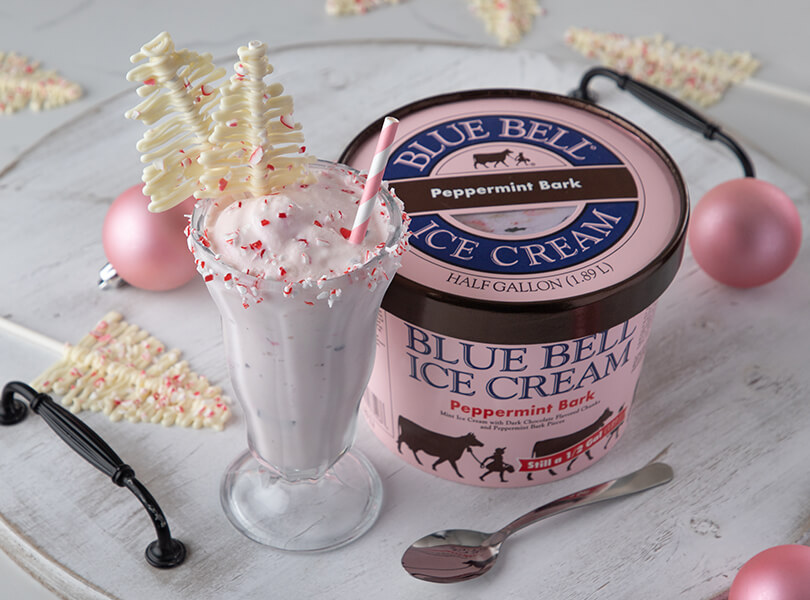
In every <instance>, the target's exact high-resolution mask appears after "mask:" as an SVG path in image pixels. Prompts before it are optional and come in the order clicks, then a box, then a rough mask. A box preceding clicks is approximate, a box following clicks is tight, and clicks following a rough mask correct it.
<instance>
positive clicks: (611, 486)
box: [487, 463, 673, 544]
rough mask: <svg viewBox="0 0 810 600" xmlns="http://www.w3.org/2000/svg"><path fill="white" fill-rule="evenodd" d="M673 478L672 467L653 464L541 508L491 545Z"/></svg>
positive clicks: (498, 534) (493, 539) (497, 534)
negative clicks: (574, 510)
mask: <svg viewBox="0 0 810 600" xmlns="http://www.w3.org/2000/svg"><path fill="white" fill-rule="evenodd" d="M672 476H673V473H672V467H670V466H669V465H667V464H664V463H650V464H648V465H647V466H645V467H643V468H641V469H639V470H638V471H635V472H633V473H630V474H628V475H625V476H624V477H620V478H618V479H612V480H610V481H606V482H604V483H600V484H599V485H595V486H593V487H589V488H587V489H584V490H581V491H579V492H574V493H573V494H569V495H567V496H563V497H562V498H558V499H557V500H553V501H551V502H549V503H548V504H544V505H543V506H539V507H537V508H535V509H534V510H533V511H531V512H528V513H526V514H525V515H523V516H522V517H518V518H517V519H515V520H514V521H512V522H511V523H509V524H508V525H507V526H506V527H504V528H503V529H501V530H500V531H497V532H495V533H493V534H492V535H491V536H490V538H489V540H487V542H488V543H492V544H498V543H500V542H503V540H505V539H506V538H507V537H509V536H510V535H512V534H513V533H515V532H516V531H518V530H520V529H523V528H524V527H526V526H527V525H531V524H532V523H536V522H537V521H540V520H541V519H545V518H546V517H551V516H553V515H556V514H559V513H561V512H565V511H567V510H571V509H572V508H579V507H580V506H587V505H589V504H594V503H596V502H602V501H603V500H610V499H612V498H621V497H623V496H629V495H630V494H636V493H638V492H643V491H644V490H649V489H650V488H654V487H656V486H659V485H662V484H664V483H667V482H669V481H671V480H672Z"/></svg>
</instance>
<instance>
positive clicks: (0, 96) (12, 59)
mask: <svg viewBox="0 0 810 600" xmlns="http://www.w3.org/2000/svg"><path fill="white" fill-rule="evenodd" d="M81 95H82V88H81V87H80V86H79V85H78V84H76V83H73V82H71V81H68V80H67V79H65V78H63V77H60V76H59V74H57V73H56V71H46V70H44V69H40V68H39V63H38V62H35V61H34V62H30V61H29V60H28V59H27V58H25V57H24V56H20V55H19V54H15V53H14V52H10V53H4V52H0V114H9V113H13V112H15V111H17V110H20V109H21V108H24V107H25V106H29V107H30V108H31V110H33V111H35V112H36V111H40V110H43V109H49V108H56V107H57V106H62V105H63V104H67V103H69V102H73V101H74V100H77V99H79V98H80V97H81Z"/></svg>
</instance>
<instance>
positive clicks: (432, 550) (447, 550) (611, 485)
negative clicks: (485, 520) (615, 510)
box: [402, 463, 673, 583]
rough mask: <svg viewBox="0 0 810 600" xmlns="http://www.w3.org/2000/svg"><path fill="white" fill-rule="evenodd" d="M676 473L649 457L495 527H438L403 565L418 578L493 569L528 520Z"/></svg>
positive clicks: (454, 577)
mask: <svg viewBox="0 0 810 600" xmlns="http://www.w3.org/2000/svg"><path fill="white" fill-rule="evenodd" d="M672 476H673V473H672V467H670V466H669V465H666V464H664V463H651V464H649V465H647V466H646V467H644V468H642V469H639V470H638V471H636V472H634V473H630V474H629V475H625V476H624V477H620V478H619V479H613V480H611V481H606V482H605V483H600V484H599V485H595V486H593V487H589V488H587V489H584V490H582V491H579V492H574V493H573V494H569V495H568V496H564V497H562V498H559V499H558V500H554V501H552V502H549V503H548V504H544V505H543V506H540V507H538V508H535V509H534V510H533V511H531V512H529V513H526V514H525V515H523V516H522V517H518V518H517V519H515V520H514V521H512V522H511V523H509V524H508V525H507V526H506V527H504V528H503V529H500V530H498V531H496V532H495V533H484V532H481V531H473V530H470V529H446V530H444V531H437V532H436V533H431V534H430V535H426V536H425V537H423V538H421V539H419V540H416V541H415V542H414V543H413V544H411V547H410V548H408V549H407V550H406V551H405V554H403V556H402V566H403V567H405V570H406V571H408V573H410V574H411V575H413V576H414V577H416V578H417V579H422V580H424V581H432V582H434V583H456V582H458V581H464V580H466V579H473V578H475V577H478V576H480V575H483V574H484V573H486V572H487V571H489V570H490V569H491V568H492V565H494V564H495V559H497V558H498V552H500V549H501V544H503V542H504V540H505V539H506V538H508V537H509V536H510V535H512V534H513V533H515V532H516V531H519V530H521V529H523V528H524V527H526V526H527V525H531V524H532V523H536V522H537V521H540V520H541V519H545V518H546V517H550V516H552V515H556V514H558V513H561V512H565V511H567V510H571V509H572V508H578V507H580V506H587V505H588V504H594V503H596V502H601V501H603V500H610V499H612V498H622V497H624V496H629V495H630V494H635V493H637V492H643V491H644V490H649V489H650V488H654V487H656V486H659V485H661V484H664V483H667V482H669V481H671V480H672Z"/></svg>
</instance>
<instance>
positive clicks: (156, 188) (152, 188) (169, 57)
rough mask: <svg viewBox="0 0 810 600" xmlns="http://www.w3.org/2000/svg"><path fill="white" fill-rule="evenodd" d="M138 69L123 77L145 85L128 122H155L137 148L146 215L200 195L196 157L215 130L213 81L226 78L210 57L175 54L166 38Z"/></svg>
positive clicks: (145, 51)
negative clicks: (197, 194) (146, 197)
mask: <svg viewBox="0 0 810 600" xmlns="http://www.w3.org/2000/svg"><path fill="white" fill-rule="evenodd" d="M130 60H131V61H132V62H133V63H139V62H141V61H144V60H145V61H146V62H143V63H142V64H139V65H138V66H136V67H134V68H133V69H132V70H131V71H130V72H129V73H127V79H128V80H129V81H138V82H143V85H142V86H141V87H139V88H138V95H139V96H142V97H144V100H143V101H142V102H141V103H140V104H138V106H136V107H135V108H134V109H132V110H129V111H127V113H126V117H127V118H129V119H139V120H141V121H143V122H144V124H146V125H153V124H155V123H157V125H155V126H154V127H153V128H152V129H149V130H148V131H147V132H146V133H145V134H144V136H143V139H142V140H141V141H140V142H139V143H138V145H137V148H138V150H139V151H141V152H142V153H143V155H142V156H141V161H142V162H144V163H149V164H148V165H147V166H146V167H144V170H143V181H144V183H145V184H146V185H145V187H144V194H146V195H147V196H151V198H152V202H151V203H150V204H149V210H151V211H153V212H161V211H164V210H168V209H170V208H172V207H173V206H177V205H178V204H180V203H181V202H182V201H183V200H185V199H186V198H188V197H189V196H191V195H192V194H193V193H194V192H196V191H198V190H199V181H200V178H201V177H202V174H203V166H202V165H201V164H200V163H199V156H200V153H201V152H203V151H204V150H206V149H207V148H208V145H209V142H208V136H209V135H210V134H211V132H212V130H213V121H212V119H211V116H210V114H209V112H210V109H211V106H212V103H213V102H214V101H215V100H216V99H217V98H218V95H219V88H218V86H217V85H215V84H214V82H215V81H216V80H218V79H220V78H222V77H223V76H224V75H225V69H223V68H215V67H214V64H213V60H212V57H211V55H210V54H198V53H196V52H192V51H190V50H175V47H174V42H172V39H171V37H170V36H169V34H168V33H166V32H163V33H161V34H159V35H158V36H157V37H155V39H153V40H152V41H151V42H149V43H147V44H145V45H144V46H143V47H142V48H141V51H140V52H138V53H137V54H135V55H133V56H132V58H131V59H130Z"/></svg>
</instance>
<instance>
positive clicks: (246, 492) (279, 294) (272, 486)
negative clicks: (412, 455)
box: [189, 161, 407, 551]
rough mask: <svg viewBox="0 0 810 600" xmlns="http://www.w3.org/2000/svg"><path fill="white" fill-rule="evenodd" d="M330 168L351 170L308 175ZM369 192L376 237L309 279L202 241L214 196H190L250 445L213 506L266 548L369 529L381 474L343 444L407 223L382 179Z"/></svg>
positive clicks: (327, 540)
mask: <svg viewBox="0 0 810 600" xmlns="http://www.w3.org/2000/svg"><path fill="white" fill-rule="evenodd" d="M335 169H340V170H342V171H343V172H351V173H353V174H354V176H356V172H355V171H353V170H351V169H349V168H348V167H345V166H343V165H338V164H336V163H328V162H325V161H318V162H316V163H315V164H314V165H312V166H311V167H310V170H311V171H312V172H313V173H314V174H315V175H316V176H317V175H318V174H319V173H325V172H328V171H334V170H335ZM304 187H306V186H304ZM316 194H317V192H316ZM375 201H376V202H377V203H378V205H379V206H381V207H384V208H383V209H382V210H387V211H388V215H389V217H390V221H389V224H388V230H387V238H386V239H384V243H379V244H377V245H376V250H375V251H374V252H372V253H370V254H371V257H370V258H369V259H368V260H367V261H366V262H364V263H362V264H359V263H358V264H355V265H352V266H350V267H348V268H346V269H345V271H347V272H339V273H337V274H335V275H333V276H327V275H321V276H320V277H319V278H318V280H317V283H313V280H312V278H309V280H308V281H307V282H302V281H298V282H292V283H290V282H289V281H283V280H281V281H276V280H275V279H273V278H258V277H253V276H251V275H248V274H246V273H244V272H242V271H240V270H237V269H235V268H234V267H232V266H229V265H228V264H226V263H225V262H224V261H223V260H220V257H219V256H217V254H216V253H215V252H214V250H213V248H212V247H211V243H210V241H209V240H208V239H207V235H208V232H207V226H208V222H207V216H208V215H209V213H211V212H212V211H214V210H217V209H216V208H215V207H216V206H217V203H215V202H214V201H213V200H210V199H204V200H200V201H199V202H198V203H197V205H196V207H195V209H194V212H193V214H192V217H191V225H190V228H189V246H190V248H191V249H192V252H193V253H194V255H195V259H196V261H197V265H198V270H200V272H201V273H202V274H203V276H204V278H205V281H206V285H207V288H208V291H209V293H210V294H211V297H212V298H213V300H214V302H215V303H216V305H217V307H218V309H219V312H220V315H221V319H222V330H223V336H224V342H225V353H226V357H227V362H228V370H229V374H230V378H231V383H232V386H233V391H234V393H235V395H236V398H237V400H238V401H239V403H240V406H241V408H242V410H243V413H244V415H245V421H246V427H247V438H248V450H247V451H246V452H244V453H242V454H241V455H240V456H239V457H238V458H237V459H236V460H235V461H234V462H233V463H232V464H231V465H230V467H229V468H228V469H227V471H226V473H225V475H224V477H223V479H222V484H221V489H220V497H221V501H222V506H223V508H224V511H225V513H226V515H227V516H228V518H229V519H230V521H231V522H232V524H233V525H234V526H235V527H236V528H237V529H238V530H239V531H241V532H242V533H244V534H245V535H246V536H248V537H250V538H251V539H253V540H256V541H258V542H260V543H263V544H266V545H269V546H273V547H276V548H280V549H284V550H293V551H315V550H325V549H330V548H335V547H338V546H341V545H343V544H346V543H348V542H350V541H352V540H354V539H356V538H357V537H359V536H360V535H361V534H363V533H364V532H365V531H366V530H368V528H369V527H371V525H372V524H373V522H374V520H375V519H376V517H377V514H378V512H379V509H380V504H381V497H382V486H381V483H380V479H379V476H378V475H377V473H376V471H375V470H374V468H373V466H372V465H371V464H370V463H369V462H368V460H367V459H366V458H365V457H364V456H363V455H362V454H361V453H360V452H358V451H357V450H353V449H350V448H351V445H352V442H353V439H354V434H355V426H356V422H357V411H358V406H359V403H360V399H361V397H362V395H363V391H364V389H365V387H366V384H367V383H368V379H369V376H370V373H371V368H372V366H373V362H374V352H375V345H376V342H375V330H376V319H377V312H378V309H379V307H380V303H381V301H382V297H383V295H384V293H385V291H386V289H387V287H388V283H389V282H390V280H391V278H393V276H394V273H395V271H396V269H397V268H398V267H399V263H400V255H401V254H402V252H403V251H404V248H405V244H406V241H405V240H406V237H407V234H406V229H407V223H406V222H403V216H404V213H403V211H402V209H401V204H400V203H399V201H398V200H397V199H396V198H394V197H393V196H392V195H391V194H390V193H389V192H388V191H387V190H386V189H384V188H383V189H382V190H381V191H380V192H379V193H378V195H377V197H376V198H375ZM285 218H286V215H285ZM340 241H341V242H343V241H344V240H342V239H341V240H340ZM346 243H348V242H346ZM268 250H270V251H272V250H273V249H272V248H269V249H268ZM234 282H236V283H234Z"/></svg>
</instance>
